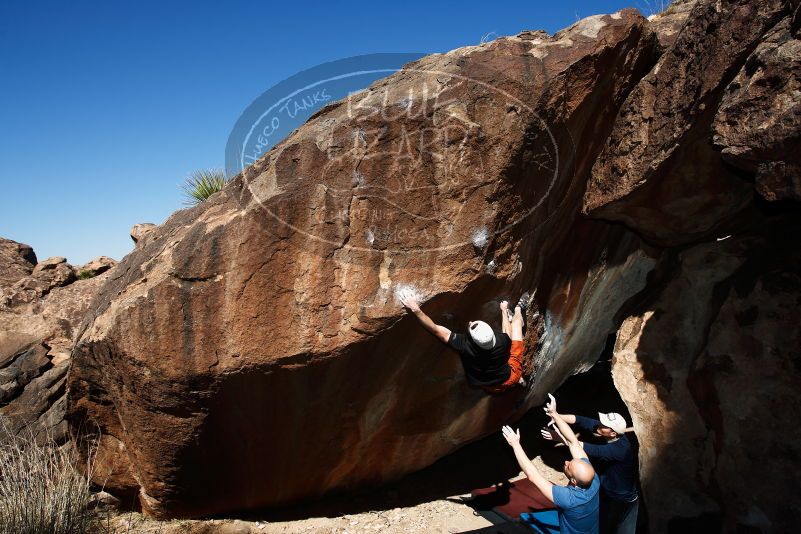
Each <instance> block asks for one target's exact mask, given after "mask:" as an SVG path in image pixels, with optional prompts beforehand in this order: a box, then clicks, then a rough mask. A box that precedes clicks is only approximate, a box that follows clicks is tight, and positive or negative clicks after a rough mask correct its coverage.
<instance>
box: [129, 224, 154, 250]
mask: <svg viewBox="0 0 801 534" xmlns="http://www.w3.org/2000/svg"><path fill="white" fill-rule="evenodd" d="M155 229H156V225H155V224H153V223H139V224H135V225H133V227H132V228H131V239H133V242H134V243H135V244H137V245H138V244H139V242H140V241H142V240H143V239H145V237H147V236H148V235H149V234H150V233H152V232H153V230H155Z"/></svg>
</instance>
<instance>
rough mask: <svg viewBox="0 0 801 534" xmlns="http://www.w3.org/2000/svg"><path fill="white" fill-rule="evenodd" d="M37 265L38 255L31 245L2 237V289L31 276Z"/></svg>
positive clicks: (0, 239)
mask: <svg viewBox="0 0 801 534" xmlns="http://www.w3.org/2000/svg"><path fill="white" fill-rule="evenodd" d="M35 265H36V254H34V253H33V249H32V248H31V247H30V246H29V245H24V244H22V243H17V242H16V241H11V240H10V239H4V238H2V237H0V287H6V286H11V285H13V284H14V283H15V282H17V281H18V280H20V279H21V278H24V277H26V276H28V275H30V274H31V272H33V267H34V266H35Z"/></svg>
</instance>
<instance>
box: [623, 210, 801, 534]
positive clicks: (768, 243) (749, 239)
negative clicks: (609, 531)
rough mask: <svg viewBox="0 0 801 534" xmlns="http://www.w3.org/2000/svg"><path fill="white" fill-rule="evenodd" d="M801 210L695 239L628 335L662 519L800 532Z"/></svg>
mask: <svg viewBox="0 0 801 534" xmlns="http://www.w3.org/2000/svg"><path fill="white" fill-rule="evenodd" d="M800 245H801V218H799V217H798V216H797V215H796V216H793V217H782V218H778V219H776V220H774V221H771V222H770V223H766V224H765V225H764V226H763V227H762V228H759V229H757V230H755V231H751V232H746V233H743V234H740V235H738V236H734V237H731V238H729V239H726V240H724V241H721V242H717V241H713V242H710V243H703V244H699V245H696V246H693V247H691V248H689V249H687V250H684V251H682V252H680V253H679V254H678V255H677V256H676V257H675V258H674V259H673V261H672V262H671V263H672V265H669V266H668V265H666V266H665V272H663V273H662V274H661V278H662V279H663V280H664V287H663V288H662V289H660V290H658V291H656V292H655V294H654V296H653V297H652V299H651V300H650V302H648V303H646V304H644V305H643V306H642V310H643V311H641V312H638V313H636V314H634V315H631V316H630V317H629V318H627V319H626V320H625V321H624V322H623V325H622V326H621V329H620V331H619V332H618V335H617V342H616V345H615V353H614V358H613V375H614V379H615V385H616V386H617V388H618V390H619V391H620V394H621V396H622V397H623V399H624V400H625V401H626V403H627V405H628V406H629V408H630V410H631V414H632V417H633V419H634V427H635V429H636V431H637V437H638V439H639V443H640V468H641V479H642V486H643V491H644V493H645V499H646V503H647V505H648V515H649V518H650V521H651V531H652V532H666V531H668V532H670V531H679V530H682V529H691V530H694V529H697V528H699V527H700V526H701V525H705V527H704V528H705V529H706V531H708V532H715V531H722V532H735V531H741V530H742V531H744V530H745V529H747V528H749V527H750V528H751V529H758V530H754V531H760V532H792V531H793V530H795V526H796V525H798V523H799V521H800V520H801V512H799V510H801V500H800V499H799V497H798V496H797V495H795V494H793V493H792V492H789V493H788V492H787V491H785V490H786V489H788V488H794V487H798V485H799V483H801V478H800V477H799V474H798V471H797V470H796V469H792V468H788V467H789V466H793V465H796V464H797V458H798V454H799V452H800V451H801V447H800V446H799V443H801V429H799V427H798V425H797V424H796V420H797V418H798V414H797V410H796V408H795V407H796V406H797V405H798V385H799V384H801V367H800V366H799V360H798V355H799V354H801V331H800V330H799V328H798V308H799V303H800V302H801V257H799V254H800V252H799V251H801V246H800Z"/></svg>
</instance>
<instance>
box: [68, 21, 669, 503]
mask: <svg viewBox="0 0 801 534" xmlns="http://www.w3.org/2000/svg"><path fill="white" fill-rule="evenodd" d="M656 52H657V45H656V37H655V35H654V34H653V32H651V31H650V30H648V28H647V23H646V21H645V20H644V19H643V18H642V17H641V16H640V15H639V14H637V13H636V12H634V11H632V10H624V11H622V12H620V13H615V14H613V15H601V16H595V17H591V18H589V19H585V20H583V21H580V22H578V23H576V24H575V25H573V26H571V27H570V28H568V29H566V30H563V31H561V32H559V33H557V34H555V35H554V36H548V35H547V34H545V33H544V32H526V33H524V34H521V35H520V36H517V37H509V38H502V39H498V40H495V41H493V42H492V43H487V44H483V45H480V46H470V47H465V48H460V49H458V50H454V51H452V52H449V53H447V54H435V55H432V56H428V57H425V58H423V59H421V60H419V61H417V62H414V63H411V64H409V65H407V66H406V68H405V69H404V70H403V71H401V72H399V73H397V74H395V75H392V76H390V77H388V78H386V79H384V80H380V81H378V82H376V83H374V84H373V85H371V86H370V87H369V88H368V89H367V90H365V91H362V92H360V93H357V94H355V95H352V96H351V97H349V99H347V100H345V101H341V102H336V103H334V104H331V105H329V106H326V107H325V108H323V109H322V110H321V111H319V112H318V113H317V114H315V115H314V116H313V117H312V118H311V119H310V120H309V121H308V122H307V123H306V124H305V125H303V126H302V127H301V128H299V129H298V130H296V131H295V132H293V133H292V134H291V135H290V136H289V137H288V138H287V139H285V140H284V141H283V142H282V143H280V144H279V145H277V146H276V147H275V148H273V149H272V150H271V151H270V152H269V153H268V154H266V155H265V156H264V157H263V158H262V159H261V160H259V161H258V162H256V163H255V164H254V165H252V166H251V167H249V168H247V169H246V170H245V172H244V173H243V174H241V175H240V176H238V177H236V178H235V179H234V180H233V181H232V183H230V184H229V185H228V186H227V187H226V189H225V190H224V191H222V192H221V193H218V194H216V195H214V196H212V197H211V198H210V199H209V200H207V201H206V202H204V203H202V204H201V205H200V206H198V207H195V208H192V209H189V210H185V211H181V212H178V213H176V214H174V215H173V216H172V217H170V219H168V220H167V222H166V223H165V224H164V225H162V226H160V227H159V228H157V229H155V230H153V231H152V233H150V234H149V235H148V236H147V238H146V239H144V240H142V241H140V242H138V243H137V248H136V250H135V251H134V252H133V253H131V254H130V255H129V256H127V257H126V258H125V259H124V260H123V261H122V262H121V263H120V264H119V265H118V266H117V267H116V268H115V269H114V271H113V272H114V275H113V276H112V277H110V278H109V280H108V283H107V284H106V285H105V286H104V287H103V289H102V291H101V292H100V294H99V295H98V297H97V299H96V301H95V302H94V303H93V304H92V306H91V308H92V312H91V314H90V316H89V317H88V318H87V320H86V321H85V322H84V324H83V325H82V328H81V332H80V333H79V342H78V345H77V347H76V350H75V356H74V357H75V362H74V366H73V368H72V370H71V372H70V376H69V388H70V406H69V411H70V420H71V423H72V424H73V425H74V430H75V432H76V433H80V431H81V430H82V429H84V430H85V429H87V428H93V427H95V426H96V427H97V428H99V429H100V441H99V443H100V448H99V450H98V452H97V458H98V461H97V463H96V471H95V473H96V476H97V479H98V481H100V480H102V481H103V482H104V483H105V487H106V489H107V490H108V491H110V492H112V493H116V494H118V495H121V494H126V493H129V494H136V493H138V495H139V500H140V503H141V504H142V507H143V508H144V510H145V511H146V512H148V513H150V514H154V515H158V516H169V517H178V516H197V515H205V514H213V513H221V512H226V511H231V510H237V509H243V508H250V507H260V506H275V505H281V504H286V503H289V502H294V501H298V500H301V499H308V498H311V497H314V496H318V495H320V494H322V493H324V492H327V491H331V490H335V489H342V488H348V487H353V486H356V485H368V484H376V483H380V482H382V481H386V480H390V479H392V478H396V477H398V476H401V475H403V474H405V473H409V472H411V471H414V470H417V469H420V468H422V467H424V466H426V465H429V464H431V463H432V462H434V461H435V460H436V459H438V458H441V457H442V456H444V455H446V454H448V453H450V452H452V451H454V450H455V449H457V448H458V447H460V446H462V445H464V444H465V443H467V442H469V441H472V440H475V439H478V438H480V437H483V436H485V435H487V434H489V433H491V432H496V431H497V429H498V428H499V426H500V425H501V424H502V423H503V422H507V421H510V420H511V419H513V418H514V417H516V416H519V415H521V414H522V413H523V412H524V411H525V410H527V409H528V408H529V407H530V406H532V405H533V404H535V403H537V402H539V401H540V400H541V399H542V397H543V396H544V394H545V393H546V392H547V391H548V390H550V389H551V388H553V387H555V386H556V385H558V384H559V383H561V381H563V380H564V379H565V378H566V377H567V376H569V375H570V374H573V373H575V372H577V371H580V370H582V369H584V368H586V367H587V366H589V365H591V364H592V362H593V361H594V359H596V358H597V357H598V354H599V353H600V352H601V350H602V349H603V346H604V341H605V339H606V338H607V336H608V335H609V334H610V333H611V332H614V331H615V329H616V327H617V324H616V322H615V313H616V311H617V310H618V309H619V308H620V307H622V306H623V304H624V303H625V302H626V301H627V300H628V299H629V298H630V297H631V296H633V295H634V294H636V293H637V292H638V291H640V290H641V289H642V288H643V287H644V286H645V281H646V276H647V274H648V272H649V271H650V270H651V269H652V268H653V266H654V265H655V263H656V260H657V258H658V257H659V252H658V251H654V250H651V249H648V248H647V247H645V246H643V244H642V243H641V242H640V240H639V239H638V238H637V237H636V236H634V235H633V234H631V232H629V231H628V230H626V229H625V228H623V227H621V226H619V225H612V224H608V223H606V222H602V221H588V220H584V219H581V218H580V217H579V211H580V207H581V200H582V195H583V193H584V184H585V183H586V181H587V179H588V176H589V172H590V168H591V166H592V163H593V161H594V160H595V157H596V156H597V154H598V153H599V151H600V150H601V148H602V143H603V142H604V139H605V138H606V135H607V134H608V132H609V130H610V128H611V126H612V123H613V118H614V117H615V115H616V113H617V111H618V108H619V106H620V105H621V104H622V102H623V101H624V99H625V98H626V95H627V94H628V92H629V91H630V89H631V88H632V87H633V86H634V85H635V84H636V83H637V81H638V80H639V79H640V78H641V77H642V76H643V75H644V74H645V73H646V72H647V71H648V69H650V68H651V66H652V65H653V63H654V61H655V60H656V57H655V54H656ZM399 289H404V290H412V291H417V292H418V293H419V294H420V295H421V296H423V298H424V299H425V300H426V301H427V302H426V305H425V309H426V310H427V311H428V312H429V313H430V314H431V315H432V316H434V317H435V318H436V319H437V320H439V321H443V322H446V323H448V324H450V325H451V326H452V327H454V328H463V327H464V325H465V323H466V321H467V320H468V319H471V318H484V319H486V320H488V321H492V322H495V321H497V318H498V301H499V299H500V298H503V297H507V298H510V297H516V296H517V294H519V293H520V292H522V291H523V290H529V291H532V292H535V291H536V298H535V303H534V306H533V308H532V314H531V316H530V321H529V328H528V333H527V338H526V339H527V343H528V347H529V348H528V352H527V369H528V371H529V373H530V377H529V378H530V380H529V388H528V389H524V388H519V389H517V390H514V391H512V392H510V393H508V394H506V395H503V396H498V397H493V396H489V395H486V394H485V393H483V392H481V391H478V390H475V389H471V388H470V387H468V386H467V384H466V382H465V380H464V377H463V374H462V371H461V368H460V364H459V362H458V359H457V358H456V356H455V355H454V354H453V353H452V352H450V351H449V350H448V349H447V348H445V347H444V346H443V345H442V344H440V343H439V342H438V341H437V340H435V339H434V338H433V337H431V336H429V335H428V334H427V333H425V332H424V331H423V330H422V329H421V327H420V326H419V325H418V324H416V323H415V321H414V319H413V318H412V317H409V316H406V315H405V314H404V312H403V311H402V309H401V307H400V305H399V303H398V301H397V299H396V293H397V291H398V290H399ZM537 310H538V311H539V314H535V313H534V312H535V311H537ZM87 421H89V422H91V424H87Z"/></svg>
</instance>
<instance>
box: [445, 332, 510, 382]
mask: <svg viewBox="0 0 801 534" xmlns="http://www.w3.org/2000/svg"><path fill="white" fill-rule="evenodd" d="M448 345H450V346H451V347H453V348H454V349H456V351H457V352H458V353H459V356H460V357H461V358H462V366H463V367H464V373H465V375H466V376H467V382H468V383H469V384H470V385H471V386H476V387H479V386H492V385H495V384H501V383H503V382H505V381H506V380H507V379H508V378H509V374H510V373H511V372H512V370H511V369H510V368H509V349H510V348H511V346H512V340H511V339H510V338H509V336H508V335H506V334H504V333H501V332H495V346H494V347H492V348H491V349H482V348H481V347H479V346H478V345H476V343H475V342H474V341H473V338H472V337H470V335H468V334H459V333H456V332H451V337H450V338H448Z"/></svg>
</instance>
